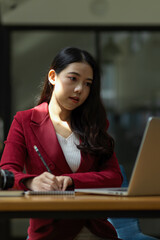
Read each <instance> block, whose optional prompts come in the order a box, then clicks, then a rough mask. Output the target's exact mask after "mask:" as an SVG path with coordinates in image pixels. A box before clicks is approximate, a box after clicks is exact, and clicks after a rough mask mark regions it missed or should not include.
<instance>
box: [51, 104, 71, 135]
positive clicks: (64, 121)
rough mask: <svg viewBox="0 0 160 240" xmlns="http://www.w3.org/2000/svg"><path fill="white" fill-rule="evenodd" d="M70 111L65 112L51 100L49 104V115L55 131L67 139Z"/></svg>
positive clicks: (69, 131) (69, 132)
mask: <svg viewBox="0 0 160 240" xmlns="http://www.w3.org/2000/svg"><path fill="white" fill-rule="evenodd" d="M70 113H71V112H70V111H65V110H63V109H61V108H60V106H59V105H58V104H57V103H56V102H55V101H53V100H51V101H50V103H49V115H50V118H51V121H52V123H53V125H54V128H55V131H56V132H57V133H59V134H60V135H61V136H63V137H65V138H67V137H68V136H69V135H70V134H71V133H72V130H71V127H70Z"/></svg>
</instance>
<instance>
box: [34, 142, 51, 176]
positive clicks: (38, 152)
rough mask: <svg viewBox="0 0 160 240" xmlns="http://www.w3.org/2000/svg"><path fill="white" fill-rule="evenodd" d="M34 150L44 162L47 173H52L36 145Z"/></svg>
mask: <svg viewBox="0 0 160 240" xmlns="http://www.w3.org/2000/svg"><path fill="white" fill-rule="evenodd" d="M34 150H35V151H36V153H37V154H38V156H39V157H40V159H41V160H42V162H43V164H44V166H45V167H46V169H47V171H48V172H49V173H52V172H51V170H50V169H49V167H48V165H47V163H46V162H45V160H44V158H43V157H42V155H41V153H40V151H39V150H38V148H37V146H36V145H34Z"/></svg>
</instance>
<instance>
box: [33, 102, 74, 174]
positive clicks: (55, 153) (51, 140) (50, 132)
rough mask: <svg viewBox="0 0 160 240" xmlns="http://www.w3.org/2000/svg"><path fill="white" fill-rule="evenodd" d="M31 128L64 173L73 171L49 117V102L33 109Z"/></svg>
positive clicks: (52, 160)
mask: <svg viewBox="0 0 160 240" xmlns="http://www.w3.org/2000/svg"><path fill="white" fill-rule="evenodd" d="M31 128H32V130H33V132H34V134H35V136H36V138H37V140H38V142H39V144H40V145H41V147H42V148H43V150H44V151H45V152H46V154H47V156H48V158H49V160H50V161H51V162H52V163H53V164H54V165H56V167H57V168H58V169H59V170H60V171H61V172H62V173H64V172H65V173H71V172H72V171H71V169H70V167H69V166H68V164H67V162H66V160H65V157H64V154H63V151H62V149H61V146H60V145H59V142H58V139H57V136H56V132H55V129H54V126H53V124H52V121H51V119H50V117H49V114H48V104H47V103H42V104H40V105H38V106H36V107H35V108H34V109H33V112H32V116H31Z"/></svg>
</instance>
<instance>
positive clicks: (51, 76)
mask: <svg viewBox="0 0 160 240" xmlns="http://www.w3.org/2000/svg"><path fill="white" fill-rule="evenodd" d="M55 77H56V72H55V71H54V69H51V70H50V71H49V73H48V81H49V82H50V83H51V84H52V85H55Z"/></svg>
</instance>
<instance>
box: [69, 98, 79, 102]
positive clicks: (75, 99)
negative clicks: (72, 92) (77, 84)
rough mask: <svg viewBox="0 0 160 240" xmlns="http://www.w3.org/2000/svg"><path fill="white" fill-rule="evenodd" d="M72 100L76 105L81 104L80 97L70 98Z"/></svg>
mask: <svg viewBox="0 0 160 240" xmlns="http://www.w3.org/2000/svg"><path fill="white" fill-rule="evenodd" d="M70 99H71V100H72V102H74V103H78V102H79V97H70Z"/></svg>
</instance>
